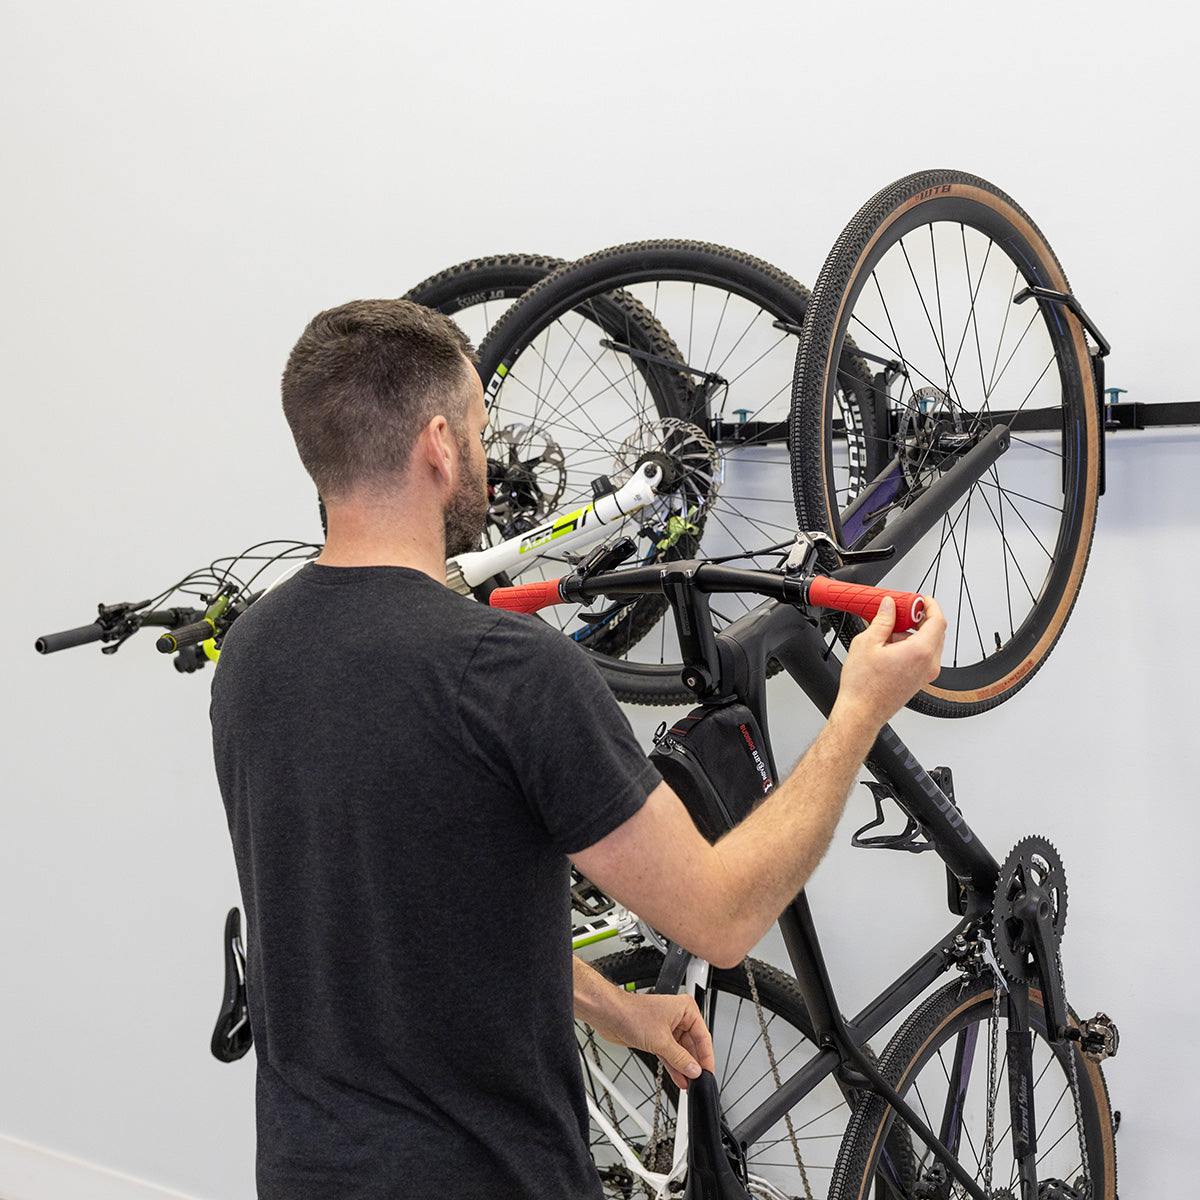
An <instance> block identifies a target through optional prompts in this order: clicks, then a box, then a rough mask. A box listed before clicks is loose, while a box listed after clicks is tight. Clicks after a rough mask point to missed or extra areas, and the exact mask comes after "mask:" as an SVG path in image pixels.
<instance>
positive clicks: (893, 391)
mask: <svg viewBox="0 0 1200 1200" xmlns="http://www.w3.org/2000/svg"><path fill="white" fill-rule="evenodd" d="M1029 286H1039V287H1047V288H1051V289H1054V290H1057V291H1063V292H1066V291H1068V290H1069V285H1068V284H1067V280H1066V277H1065V275H1064V274H1063V272H1062V269H1061V267H1060V266H1059V264H1058V261H1057V259H1056V258H1055V257H1054V254H1053V251H1052V250H1051V249H1050V247H1049V245H1048V244H1047V243H1046V241H1045V239H1044V238H1043V237H1042V235H1041V233H1040V232H1039V231H1038V229H1037V228H1036V226H1035V225H1034V224H1033V223H1032V221H1030V219H1029V218H1028V217H1027V215H1026V214H1025V213H1024V212H1023V211H1022V210H1021V209H1020V208H1019V207H1018V206H1017V205H1016V204H1015V203H1014V202H1013V201H1012V200H1011V199H1010V198H1009V197H1007V196H1005V195H1004V193H1002V192H1000V191H999V190H998V189H996V188H994V187H992V185H990V184H988V183H986V182H984V181H983V180H979V179H975V178H973V177H971V176H967V175H962V174H959V173H956V172H947V171H940V172H925V173H922V174H919V175H914V176H909V177H908V178H906V179H903V180H900V181H898V182H897V183H895V184H893V185H891V186H890V187H889V188H885V189H884V190H883V191H882V192H880V193H879V194H878V195H877V196H875V197H874V198H873V199H872V200H870V201H869V202H868V203H867V204H866V205H865V206H864V207H863V209H862V210H860V212H859V213H858V215H857V216H856V217H855V218H854V220H853V221H852V222H851V223H850V225H849V226H847V228H846V230H845V231H844V232H843V234H842V236H841V238H839V240H838V242H837V244H836V245H835V247H834V249H833V251H832V252H831V254H830V256H829V258H828V260H827V261H826V264H825V267H824V269H823V270H822V273H821V277H820V279H819V281H818V285H817V288H816V289H815V292H814V300H813V304H812V308H811V312H810V320H809V323H808V324H807V325H806V328H805V335H804V336H803V337H802V339H801V346H800V349H799V352H798V355H797V364H796V380H795V390H794V404H793V413H792V430H793V440H794V445H795V446H796V447H797V459H796V475H795V479H794V487H795V497H796V505H797V511H798V513H799V515H800V516H801V519H802V521H804V522H806V523H808V524H811V525H813V526H815V527H820V528H823V529H825V530H827V531H829V532H830V533H832V534H833V536H835V537H836V538H838V539H839V540H840V541H843V542H844V543H851V544H862V543H864V542H866V541H868V540H871V539H879V540H880V542H881V543H882V544H886V541H887V527H888V523H889V522H890V521H891V520H892V519H894V518H895V517H896V516H898V515H899V513H900V512H901V511H902V510H903V509H904V507H906V505H907V504H909V503H911V502H912V500H913V499H914V498H915V497H916V496H919V495H920V494H921V493H922V491H923V490H924V489H926V488H927V487H928V486H929V485H930V484H931V483H932V482H933V481H934V480H936V479H937V478H939V477H940V476H941V475H942V474H944V473H945V472H946V471H948V470H950V469H951V468H952V467H953V465H954V463H955V462H956V461H957V459H958V458H959V457H960V456H961V455H962V454H963V453H964V452H965V451H966V450H968V449H969V448H970V447H971V446H973V445H974V444H975V443H976V442H977V441H978V440H979V438H980V437H981V436H983V435H984V434H986V433H987V432H988V431H989V430H990V429H991V428H993V427H994V426H996V425H998V424H1001V423H1004V424H1006V425H1008V426H1009V427H1010V429H1011V430H1012V442H1011V448H1010V449H1009V450H1008V451H1007V452H1006V453H1005V454H1004V455H1002V456H1001V458H1000V459H999V460H998V461H997V462H996V464H995V465H994V466H993V467H992V468H990V469H989V471H988V472H987V473H986V474H985V475H984V476H983V478H982V479H980V480H979V481H978V482H977V483H976V484H975V485H974V486H973V487H972V488H971V489H970V490H969V491H968V493H967V495H966V496H965V497H964V498H963V499H962V500H961V501H960V502H959V503H958V504H957V505H955V507H954V508H953V509H952V510H951V511H950V512H949V513H948V514H947V516H946V517H945V518H944V520H943V521H942V522H941V523H940V525H938V526H937V527H935V528H934V530H933V531H931V532H930V533H929V534H928V535H927V536H926V537H925V538H924V539H923V540H922V541H921V543H919V544H918V546H917V547H916V548H915V549H914V550H912V551H911V552H910V553H909V554H908V555H907V556H906V557H905V558H904V559H903V560H902V562H901V563H900V564H899V565H898V566H897V568H896V569H895V570H893V571H892V572H891V573H890V574H889V579H888V581H889V583H890V584H891V585H892V586H895V587H902V588H905V589H907V590H913V591H922V592H926V593H928V594H932V595H934V596H935V597H936V598H937V599H938V601H939V603H940V604H941V606H942V609H943V611H944V612H945V614H946V617H947V621H948V631H947V637H946V643H945V653H944V656H943V665H942V671H941V674H940V675H939V676H938V678H937V680H935V681H934V683H933V684H931V685H930V686H929V687H928V688H927V689H926V690H925V691H924V692H922V693H920V694H919V695H918V697H917V698H916V699H915V700H914V702H913V704H912V707H914V708H917V709H920V710H921V711H925V712H930V713H933V714H935V715H938V716H966V715H970V714H972V713H977V712H982V711H985V710H986V709H989V708H991V707H994V706H995V705H996V704H999V703H1001V702H1002V701H1003V700H1005V699H1007V698H1009V697H1010V696H1012V695H1014V694H1015V693H1016V692H1017V691H1018V690H1019V689H1020V688H1021V687H1023V686H1024V684H1025V683H1027V682H1028V680H1029V679H1030V678H1031V677H1032V676H1033V674H1034V673H1035V672H1036V671H1037V670H1038V668H1039V667H1040V666H1041V665H1042V663H1043V662H1044V661H1045V659H1046V657H1047V655H1048V654H1049V653H1050V650H1051V649H1052V648H1053V646H1054V644H1055V642H1056V641H1057V639H1058V637H1059V636H1060V634H1061V633H1062V630H1063V627H1064V625H1065V623H1066V620H1067V617H1068V616H1069V614H1070V612H1071V608H1072V606H1073V605H1074V601H1075V597H1076V595H1077V593H1078V589H1079V586H1080V583H1081V581H1082V577H1083V572H1084V567H1085V565H1086V562H1087V558H1088V553H1089V550H1090V546H1091V540H1092V533H1093V529H1094V523H1095V511H1096V499H1097V493H1098V480H1097V469H1098V437H1099V429H1098V417H1097V412H1098V410H1097V404H1096V397H1095V383H1094V379H1093V376H1092V371H1091V364H1090V358H1089V353H1088V349H1087V344H1086V340H1085V337H1084V334H1083V330H1082V328H1081V327H1080V325H1079V323H1078V321H1077V320H1076V319H1075V318H1074V317H1073V316H1070V315H1069V314H1067V313H1066V311H1065V310H1064V309H1063V308H1062V307H1061V306H1058V305H1055V304H1053V303H1051V302H1049V301H1045V300H1028V301H1026V302H1024V303H1020V302H1018V297H1019V296H1020V294H1021V292H1022V291H1023V289H1025V288H1026V287H1029ZM850 338H853V341H854V343H855V344H856V349H857V352H858V353H857V355H856V353H855V351H854V350H852V349H850V347H849V339H850ZM852 363H857V364H859V365H863V364H865V365H866V367H867V369H868V370H869V371H871V373H872V374H873V375H874V384H873V407H874V409H875V412H876V416H877V418H879V421H878V424H879V429H880V432H881V436H882V435H885V434H886V437H887V445H886V447H885V448H884V449H885V452H886V457H887V458H889V459H890V460H891V466H890V467H889V468H888V470H887V473H886V475H885V477H884V478H883V479H881V480H880V482H879V486H878V487H877V488H876V489H875V490H874V491H873V492H872V493H871V499H870V500H869V501H866V502H864V503H861V504H860V505H859V506H857V507H848V506H847V505H846V503H845V501H844V498H843V497H841V496H839V495H838V493H837V490H836V484H835V482H834V480H833V477H832V474H831V472H832V470H833V468H832V466H831V462H832V460H833V458H834V456H835V449H834V439H833V436H832V421H833V412H834V407H833V404H832V402H831V400H830V395H831V392H832V390H833V387H834V381H836V379H837V377H838V374H839V371H842V370H845V369H847V367H848V365H849V364H852Z"/></svg>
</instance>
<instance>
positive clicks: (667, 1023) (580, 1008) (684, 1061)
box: [574, 955, 714, 1088]
mask: <svg viewBox="0 0 1200 1200" xmlns="http://www.w3.org/2000/svg"><path fill="white" fill-rule="evenodd" d="M574 963H575V1015H576V1017H578V1018H579V1019H580V1020H581V1021H586V1022H587V1023H588V1024H589V1025H590V1026H591V1027H592V1028H593V1029H595V1031H596V1032H597V1033H598V1034H600V1036H601V1037H603V1038H604V1039H605V1040H607V1041H610V1042H613V1043H615V1044H616V1045H618V1046H628V1047H630V1049H633V1050H645V1051H647V1052H648V1053H650V1054H656V1055H658V1057H659V1058H660V1059H662V1061H663V1065H664V1066H665V1067H666V1068H667V1070H668V1071H669V1072H670V1075H671V1079H672V1080H673V1081H674V1082H675V1085H676V1086H677V1087H681V1088H686V1087H687V1085H688V1080H689V1079H695V1078H697V1077H698V1076H699V1074H700V1070H701V1068H702V1067H703V1068H705V1069H707V1070H709V1071H711V1070H713V1069H714V1059H713V1048H712V1038H711V1037H710V1036H709V1033H708V1030H707V1028H705V1025H704V1019H703V1018H702V1017H701V1016H700V1010H699V1008H697V1007H696V1002H695V1000H693V999H692V997H691V996H655V995H649V994H646V993H641V994H638V993H636V992H627V991H625V990H624V989H623V988H619V987H617V986H616V985H615V984H612V983H609V981H608V980H607V979H605V978H604V976H603V975H601V974H600V972H599V971H597V970H595V969H594V968H593V967H589V966H588V965H587V963H585V962H584V961H583V959H581V958H580V957H579V956H578V955H576V956H575V959H574Z"/></svg>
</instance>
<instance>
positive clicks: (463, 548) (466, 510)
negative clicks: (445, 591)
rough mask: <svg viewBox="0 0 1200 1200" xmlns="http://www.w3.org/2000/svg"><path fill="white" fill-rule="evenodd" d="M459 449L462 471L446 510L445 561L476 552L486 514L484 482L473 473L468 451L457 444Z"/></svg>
mask: <svg viewBox="0 0 1200 1200" xmlns="http://www.w3.org/2000/svg"><path fill="white" fill-rule="evenodd" d="M458 449H459V461H460V462H461V463H462V467H463V471H462V476H461V478H460V479H459V481H458V490H457V491H456V492H455V493H454V495H453V496H451V497H450V503H449V504H448V505H447V506H446V513H445V518H446V557H447V558H454V557H455V556H457V555H459V554H465V553H467V551H469V550H478V549H479V543H480V540H481V539H482V537H483V527H484V522H485V520H486V518H487V510H488V491H487V478H486V476H485V475H479V474H476V473H475V472H474V470H473V468H472V459H471V454H470V449H469V447H467V446H466V445H465V444H461V443H460V445H459V448H458Z"/></svg>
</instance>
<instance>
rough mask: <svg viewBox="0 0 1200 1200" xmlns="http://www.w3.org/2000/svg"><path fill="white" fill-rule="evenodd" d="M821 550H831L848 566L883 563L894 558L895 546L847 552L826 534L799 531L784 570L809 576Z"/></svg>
mask: <svg viewBox="0 0 1200 1200" xmlns="http://www.w3.org/2000/svg"><path fill="white" fill-rule="evenodd" d="M822 549H826V550H831V551H832V552H833V553H834V554H836V555H837V557H838V559H839V561H840V562H841V564H842V565H843V566H849V565H850V564H851V563H867V562H883V561H884V560H885V559H889V558H894V557H895V554H896V547H895V546H880V547H879V549H877V550H849V549H847V548H846V547H845V546H842V545H840V544H839V543H838V542H836V541H835V540H834V539H833V538H832V537H830V536H829V534H827V533H820V532H808V533H806V532H805V531H804V530H802V529H801V530H798V531H797V533H796V540H795V541H794V542H793V543H792V548H791V550H790V551H789V552H788V556H787V560H786V561H785V562H784V564H783V566H784V570H785V571H786V572H787V573H788V574H789V575H807V574H811V573H812V570H813V569H814V568H815V567H816V565H817V561H818V558H819V557H820V551H821V550H822Z"/></svg>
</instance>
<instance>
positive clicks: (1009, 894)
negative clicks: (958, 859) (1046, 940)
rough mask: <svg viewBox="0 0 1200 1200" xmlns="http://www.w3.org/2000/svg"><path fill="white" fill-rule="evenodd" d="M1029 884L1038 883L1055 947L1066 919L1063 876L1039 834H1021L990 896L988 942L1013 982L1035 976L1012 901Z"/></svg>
mask: <svg viewBox="0 0 1200 1200" xmlns="http://www.w3.org/2000/svg"><path fill="white" fill-rule="evenodd" d="M1030 886H1036V887H1040V888H1041V889H1042V890H1043V891H1044V892H1045V893H1046V896H1047V899H1048V900H1049V902H1050V907H1051V913H1052V916H1051V927H1052V929H1053V934H1054V944H1055V949H1056V950H1057V948H1058V945H1059V944H1060V942H1061V941H1062V935H1063V929H1064V928H1065V926H1066V923H1067V877H1066V872H1065V871H1064V870H1063V865H1062V859H1061V858H1060V857H1059V854H1058V851H1057V850H1056V849H1055V848H1054V847H1053V846H1052V845H1051V844H1050V842H1048V841H1047V840H1046V839H1045V838H1043V837H1036V836H1034V837H1027V838H1022V839H1021V841H1019V842H1018V843H1017V844H1016V845H1015V846H1014V847H1013V848H1012V850H1011V851H1010V852H1009V855H1008V857H1007V858H1006V859H1005V860H1004V865H1003V866H1002V867H1001V868H1000V875H999V878H998V879H997V880H996V895H995V897H994V898H993V900H992V945H993V948H994V949H995V952H996V958H997V959H998V960H999V963H1000V965H1001V967H1002V968H1003V969H1004V973H1005V974H1006V975H1007V976H1008V977H1009V978H1010V979H1011V980H1012V981H1013V982H1014V983H1029V982H1030V981H1031V980H1033V979H1035V978H1036V977H1037V963H1036V960H1035V959H1034V955H1033V951H1032V949H1031V948H1030V947H1029V945H1028V944H1027V943H1026V942H1025V940H1024V938H1023V936H1022V933H1023V922H1022V920H1021V918H1020V917H1019V916H1017V914H1016V904H1017V902H1018V901H1019V900H1020V899H1021V898H1022V897H1023V896H1024V895H1025V892H1026V890H1027V889H1028V888H1029V887H1030Z"/></svg>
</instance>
